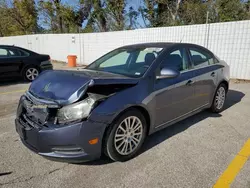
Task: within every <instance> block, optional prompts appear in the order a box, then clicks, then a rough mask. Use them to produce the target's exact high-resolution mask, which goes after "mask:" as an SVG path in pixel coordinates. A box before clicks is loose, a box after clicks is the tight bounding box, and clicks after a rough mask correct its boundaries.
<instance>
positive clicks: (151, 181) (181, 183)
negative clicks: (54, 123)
mask: <svg viewBox="0 0 250 188" xmlns="http://www.w3.org/2000/svg"><path fill="white" fill-rule="evenodd" d="M28 87H29V84H27V83H22V82H21V83H20V82H16V81H11V82H6V83H4V84H3V83H2V84H1V85H0V148H1V149H0V187H25V188H26V187H137V188H139V187H143V188H145V187H171V188H173V187H185V188H188V187H190V188H191V187H192V188H193V187H197V188H201V187H202V188H206V187H213V185H214V184H215V183H216V182H217V180H218V179H219V178H220V176H221V174H222V173H223V172H224V171H225V170H226V169H227V168H228V166H229V165H230V163H231V161H232V160H233V159H234V158H235V157H236V155H237V154H238V152H239V151H240V150H241V148H242V147H243V145H244V144H245V143H246V141H247V140H248V139H249V138H250V115H249V111H250V84H248V83H237V84H235V83H231V84H230V90H229V93H228V98H227V103H226V108H225V110H224V111H223V112H222V113H221V114H213V113H210V112H208V111H204V112H201V113H199V114H197V115H195V116H193V117H191V118H188V119H186V120H184V121H182V122H180V123H177V124H175V125H173V126H171V127H168V128H166V129H164V130H162V131H160V132H158V133H155V134H154V135H152V136H150V137H148V138H147V140H146V143H145V145H144V147H143V150H142V152H141V154H140V155H139V156H137V157H136V158H135V159H132V160H130V161H127V162H123V163H120V162H112V161H110V160H109V159H107V158H105V157H102V158H101V159H100V160H97V161H93V162H88V163H83V164H67V163H60V162H54V161H49V160H47V159H45V158H43V157H40V156H38V155H36V154H34V153H32V152H31V151H29V150H28V149H27V148H25V146H23V144H22V143H21V141H20V140H19V137H18V135H17V133H16V131H15V127H14V119H15V110H16V108H17V103H18V100H19V97H20V96H21V95H22V94H23V93H24V91H25V90H27V89H28ZM249 174H250V160H249V158H248V160H247V161H246V163H245V164H244V166H243V168H242V169H241V170H240V171H239V173H238V174H237V176H236V178H235V179H234V181H233V183H232V184H231V187H235V188H241V187H242V188H243V187H244V188H250V176H249ZM226 181H227V180H226Z"/></svg>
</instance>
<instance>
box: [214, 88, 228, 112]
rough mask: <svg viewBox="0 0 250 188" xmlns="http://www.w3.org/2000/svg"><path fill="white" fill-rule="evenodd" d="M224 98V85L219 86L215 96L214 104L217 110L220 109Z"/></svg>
mask: <svg viewBox="0 0 250 188" xmlns="http://www.w3.org/2000/svg"><path fill="white" fill-rule="evenodd" d="M225 98H226V90H225V88H224V87H220V88H219V89H218V91H217V93H216V96H215V106H216V108H217V109H218V110H220V109H221V108H222V107H223V105H224V102H225Z"/></svg>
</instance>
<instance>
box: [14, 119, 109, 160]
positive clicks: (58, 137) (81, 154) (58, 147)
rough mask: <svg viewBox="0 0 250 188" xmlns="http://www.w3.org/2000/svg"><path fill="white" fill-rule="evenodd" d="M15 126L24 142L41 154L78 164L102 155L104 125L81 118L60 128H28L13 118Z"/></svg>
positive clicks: (50, 126) (49, 126) (51, 126)
mask: <svg viewBox="0 0 250 188" xmlns="http://www.w3.org/2000/svg"><path fill="white" fill-rule="evenodd" d="M15 125H16V130H17V132H18V134H19V136H20V138H21V141H22V142H23V144H24V145H25V146H26V147H28V148H29V149H30V150H32V151H33V152H35V153H38V154H39V155H41V156H43V157H46V158H49V159H52V160H57V161H65V162H73V163H77V162H85V161H90V160H94V159H97V158H99V157H100V156H101V152H102V138H103V134H104V131H105V128H106V125H105V124H102V123H97V122H92V121H83V122H79V123H74V124H70V125H67V126H63V127H58V126H57V127H53V125H46V127H43V128H42V129H36V128H31V129H30V127H29V129H27V128H25V125H23V124H22V122H21V121H20V120H19V119H16V120H15ZM93 138H98V143H97V144H95V145H91V144H89V140H91V139H93Z"/></svg>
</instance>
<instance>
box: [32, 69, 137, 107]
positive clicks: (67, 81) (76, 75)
mask: <svg viewBox="0 0 250 188" xmlns="http://www.w3.org/2000/svg"><path fill="white" fill-rule="evenodd" d="M137 83H138V79H136V78H130V77H126V76H123V75H118V74H113V73H108V72H101V71H92V70H87V69H83V70H81V71H60V70H54V71H45V72H43V73H41V74H40V75H39V77H38V78H37V79H36V80H34V81H33V82H32V84H31V86H30V88H29V92H30V93H31V94H32V95H34V96H35V97H37V98H40V99H47V100H51V101H54V102H56V103H57V104H59V105H67V104H71V103H74V102H76V101H78V100H79V99H80V98H81V97H82V96H83V95H84V94H85V93H86V91H87V89H88V88H89V87H92V86H94V85H111V84H116V85H117V84H129V85H131V84H137Z"/></svg>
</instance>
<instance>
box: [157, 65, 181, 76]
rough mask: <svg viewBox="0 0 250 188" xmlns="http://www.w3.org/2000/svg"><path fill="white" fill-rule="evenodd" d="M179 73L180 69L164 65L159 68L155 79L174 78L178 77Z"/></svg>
mask: <svg viewBox="0 0 250 188" xmlns="http://www.w3.org/2000/svg"><path fill="white" fill-rule="evenodd" d="M179 75H180V71H178V70H174V69H170V68H166V67H164V68H162V69H161V72H160V75H159V76H156V79H162V78H175V77H178V76H179Z"/></svg>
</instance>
